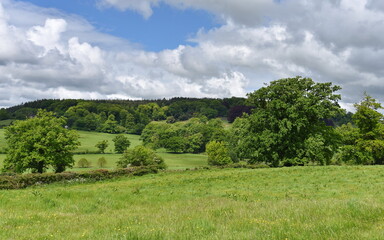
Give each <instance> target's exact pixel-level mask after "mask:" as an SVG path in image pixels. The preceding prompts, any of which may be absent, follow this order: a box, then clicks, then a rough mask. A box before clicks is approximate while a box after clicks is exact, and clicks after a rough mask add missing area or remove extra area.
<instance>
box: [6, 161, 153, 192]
mask: <svg viewBox="0 0 384 240" xmlns="http://www.w3.org/2000/svg"><path fill="white" fill-rule="evenodd" d="M157 172H158V166H157V165H156V166H145V167H144V166H143V167H134V168H124V169H116V170H110V171H109V170H106V169H98V170H93V171H88V172H78V173H75V172H63V173H43V174H23V175H21V174H17V175H15V174H3V175H1V176H0V189H21V188H26V187H29V186H33V185H40V184H49V183H54V182H85V181H100V180H105V179H111V178H115V177H120V176H142V175H145V174H151V173H157Z"/></svg>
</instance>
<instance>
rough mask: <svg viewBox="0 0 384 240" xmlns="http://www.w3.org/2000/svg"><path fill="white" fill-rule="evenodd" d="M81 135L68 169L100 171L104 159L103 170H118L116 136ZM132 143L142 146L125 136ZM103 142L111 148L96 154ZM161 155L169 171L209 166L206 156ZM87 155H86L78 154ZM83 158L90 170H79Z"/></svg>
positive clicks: (0, 161)
mask: <svg viewBox="0 0 384 240" xmlns="http://www.w3.org/2000/svg"><path fill="white" fill-rule="evenodd" d="M78 133H79V135H80V139H79V140H80V142H81V146H80V147H79V148H78V149H77V150H75V155H74V159H75V165H74V168H72V169H67V170H69V171H84V170H94V169H100V168H101V167H99V165H98V159H99V158H101V157H104V158H105V159H106V161H107V163H106V166H104V167H102V168H107V169H113V168H116V162H117V161H118V160H119V158H120V157H121V154H116V153H114V142H113V141H112V139H113V138H114V137H115V136H116V135H115V134H107V133H99V132H85V131H78ZM125 135H126V136H127V137H128V138H129V140H130V141H131V146H130V148H132V147H135V146H137V145H140V144H142V143H141V141H140V136H138V135H133V134H125ZM102 140H108V143H109V146H108V148H107V149H106V151H105V152H106V153H105V154H95V152H97V151H98V149H97V148H96V147H95V145H96V143H97V142H100V141H102ZM3 147H5V142H4V130H3V129H0V149H1V148H3ZM158 152H159V155H160V156H161V157H163V158H164V160H165V162H166V164H167V166H168V168H169V169H186V168H195V167H202V166H206V165H207V156H206V155H205V154H173V153H166V152H165V150H164V149H159V151H158ZM78 153H86V154H78ZM4 158H5V155H4V154H0V169H1V167H2V164H3V161H4ZM81 158H85V159H87V160H88V161H89V162H90V167H89V168H78V167H77V162H78V160H80V159H81Z"/></svg>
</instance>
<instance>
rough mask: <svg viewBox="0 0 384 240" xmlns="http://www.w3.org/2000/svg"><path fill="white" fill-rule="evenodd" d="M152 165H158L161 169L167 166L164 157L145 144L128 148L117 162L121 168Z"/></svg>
mask: <svg viewBox="0 0 384 240" xmlns="http://www.w3.org/2000/svg"><path fill="white" fill-rule="evenodd" d="M151 165H154V166H157V167H158V168H159V169H165V168H166V165H165V163H164V160H163V158H161V157H160V156H158V155H157V154H156V153H155V152H154V151H153V150H151V149H149V148H146V147H144V146H136V147H135V148H133V149H128V150H127V151H125V152H124V154H123V156H122V157H121V158H120V160H119V161H118V162H117V166H118V167H120V168H126V167H128V166H151Z"/></svg>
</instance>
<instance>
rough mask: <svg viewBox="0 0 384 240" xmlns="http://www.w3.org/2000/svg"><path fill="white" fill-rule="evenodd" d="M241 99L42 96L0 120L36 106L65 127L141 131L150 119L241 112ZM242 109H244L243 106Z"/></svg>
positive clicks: (26, 112) (6, 112)
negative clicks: (118, 98) (127, 98)
mask: <svg viewBox="0 0 384 240" xmlns="http://www.w3.org/2000/svg"><path fill="white" fill-rule="evenodd" d="M244 104H245V99H244V98H236V97H232V98H225V99H208V98H205V99H197V98H172V99H168V100H167V99H162V100H137V101H132V100H75V99H65V100H55V99H44V100H38V101H33V102H28V103H25V104H22V105H19V106H14V107H11V108H8V109H1V110H0V120H4V119H18V120H23V119H26V118H28V117H31V116H35V115H36V114H37V111H38V109H44V110H47V111H51V112H55V113H56V115H57V116H59V117H61V116H63V117H65V118H66V119H67V126H68V127H69V128H72V129H76V130H85V131H99V132H106V133H123V132H126V133H131V134H141V132H142V130H143V129H144V127H145V126H146V125H147V124H148V123H150V122H151V121H160V120H167V121H168V122H176V121H185V120H188V119H190V118H193V117H201V116H205V117H207V118H208V119H213V118H217V117H227V115H228V114H230V116H228V117H229V118H230V119H232V121H233V119H234V118H236V117H237V116H241V115H242V111H241V110H240V111H239V110H237V111H233V110H232V109H239V107H241V106H243V105H244ZM244 111H247V110H246V109H244Z"/></svg>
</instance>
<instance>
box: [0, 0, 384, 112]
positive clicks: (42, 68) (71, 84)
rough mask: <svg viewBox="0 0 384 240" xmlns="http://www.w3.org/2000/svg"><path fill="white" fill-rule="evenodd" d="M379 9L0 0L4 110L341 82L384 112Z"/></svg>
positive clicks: (323, 4) (349, 93)
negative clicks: (35, 103)
mask: <svg viewBox="0 0 384 240" xmlns="http://www.w3.org/2000/svg"><path fill="white" fill-rule="evenodd" d="M383 33H384V1H382V0H322V1H319V0H82V1H68V0H24V1H21V0H19V1H16V0H0V107H8V106H12V105H16V104H20V103H22V102H26V101H30V100H36V99H41V98H87V99H88V98H91V99H96V98H103V99H115V98H123V99H128V98H129V99H141V98H145V99H154V98H163V97H166V98H168V97H174V96H188V97H231V96H245V94H246V93H248V92H252V91H254V90H256V89H258V88H260V87H262V86H264V83H268V82H270V81H272V80H276V79H280V78H286V77H294V76H298V75H300V76H305V77H311V78H313V79H314V80H315V81H318V82H329V81H331V82H333V83H334V84H337V85H340V86H341V87H342V88H343V90H342V91H341V92H340V93H341V94H342V97H343V99H342V106H343V107H344V108H347V109H351V106H352V104H353V103H355V102H358V101H359V100H360V99H361V97H362V95H363V93H364V91H367V92H368V93H369V94H370V95H372V96H373V97H375V98H378V99H379V100H380V101H384V34H383Z"/></svg>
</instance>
